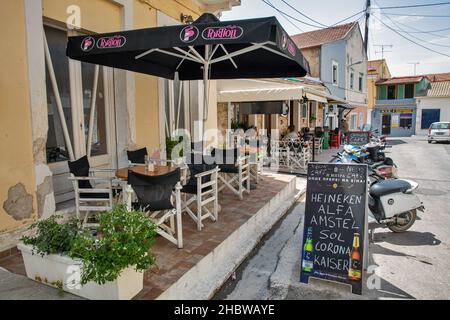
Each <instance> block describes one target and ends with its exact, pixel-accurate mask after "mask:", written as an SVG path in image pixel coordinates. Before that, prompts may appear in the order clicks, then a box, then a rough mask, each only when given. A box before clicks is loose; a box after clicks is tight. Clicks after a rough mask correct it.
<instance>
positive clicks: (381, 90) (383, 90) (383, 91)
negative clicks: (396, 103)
mask: <svg viewBox="0 0 450 320" xmlns="http://www.w3.org/2000/svg"><path fill="white" fill-rule="evenodd" d="M377 89H378V90H377V92H378V100H386V99H387V86H385V85H384V86H378V87H377Z"/></svg>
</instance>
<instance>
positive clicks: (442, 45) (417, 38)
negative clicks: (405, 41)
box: [374, 0, 450, 48]
mask: <svg viewBox="0 0 450 320" xmlns="http://www.w3.org/2000/svg"><path fill="white" fill-rule="evenodd" d="M374 1H375V3H376V4H377V5H378V6H379V4H378V2H377V1H376V0H374ZM381 14H383V15H384V11H383V10H381ZM386 18H388V19H389V21H391V22H392V23H393V24H394V25H395V26H396V27H397V28H398V29H396V31H397V32H403V33H406V34H408V35H409V36H410V37H412V38H414V39H416V40H419V41H422V42H425V43H428V44H430V45H433V46H436V47H445V48H450V46H448V45H445V44H439V43H433V42H429V41H426V40H424V39H422V38H419V37H417V36H415V35H413V34H410V33H409V32H408V31H406V30H404V29H402V28H401V27H400V26H399V25H398V24H397V22H395V21H394V20H393V19H391V17H389V16H386Z"/></svg>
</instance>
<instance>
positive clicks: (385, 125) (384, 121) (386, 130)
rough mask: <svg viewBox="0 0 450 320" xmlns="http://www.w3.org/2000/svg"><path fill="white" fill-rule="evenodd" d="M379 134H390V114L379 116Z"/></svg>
mask: <svg viewBox="0 0 450 320" xmlns="http://www.w3.org/2000/svg"><path fill="white" fill-rule="evenodd" d="M381 134H382V135H390V134H391V115H390V114H383V116H382V118H381Z"/></svg>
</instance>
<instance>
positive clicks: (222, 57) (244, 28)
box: [67, 13, 309, 107]
mask: <svg viewBox="0 0 450 320" xmlns="http://www.w3.org/2000/svg"><path fill="white" fill-rule="evenodd" d="M67 56H69V57H70V58H71V59H74V60H80V61H84V62H89V63H93V64H98V65H104V66H109V67H113V68H118V69H125V70H130V71H135V72H140V73H145V74H149V75H154V76H158V77H163V78H167V79H174V78H175V75H176V74H178V78H179V79H180V80H203V81H204V83H205V97H204V98H205V107H206V106H207V92H206V88H207V84H208V80H210V79H236V78H277V77H303V76H305V75H306V74H307V72H308V71H309V67H308V62H307V61H306V60H305V59H304V57H303V55H302V54H301V52H300V50H299V49H298V47H297V46H296V45H295V43H294V42H293V41H292V39H291V38H290V37H289V36H288V34H287V33H286V31H284V29H283V28H282V27H281V25H280V23H279V22H278V21H277V19H276V18H275V17H269V18H259V19H248V20H235V21H226V22H221V21H219V20H218V19H217V17H215V16H214V15H212V14H207V13H206V14H203V15H202V16H201V17H200V18H198V19H197V20H196V21H195V22H193V23H192V24H190V25H178V26H167V27H157V28H148V29H139V30H131V31H122V32H113V33H106V34H95V35H89V36H77V37H69V41H68V45H67Z"/></svg>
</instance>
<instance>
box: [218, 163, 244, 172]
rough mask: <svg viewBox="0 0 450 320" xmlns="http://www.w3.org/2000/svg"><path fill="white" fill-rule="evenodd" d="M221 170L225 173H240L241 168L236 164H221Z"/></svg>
mask: <svg viewBox="0 0 450 320" xmlns="http://www.w3.org/2000/svg"><path fill="white" fill-rule="evenodd" d="M219 168H220V172H223V173H239V168H238V167H236V166H235V165H234V164H220V165H219Z"/></svg>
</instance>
